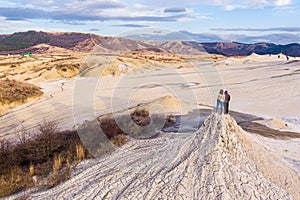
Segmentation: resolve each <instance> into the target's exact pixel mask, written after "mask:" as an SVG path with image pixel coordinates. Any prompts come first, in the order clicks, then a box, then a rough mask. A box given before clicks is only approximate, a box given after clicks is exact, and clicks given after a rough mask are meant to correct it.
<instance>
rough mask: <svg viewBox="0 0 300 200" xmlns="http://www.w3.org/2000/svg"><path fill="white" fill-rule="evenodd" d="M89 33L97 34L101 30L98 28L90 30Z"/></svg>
mask: <svg viewBox="0 0 300 200" xmlns="http://www.w3.org/2000/svg"><path fill="white" fill-rule="evenodd" d="M90 31H91V32H98V31H101V30H100V29H98V28H91V29H90Z"/></svg>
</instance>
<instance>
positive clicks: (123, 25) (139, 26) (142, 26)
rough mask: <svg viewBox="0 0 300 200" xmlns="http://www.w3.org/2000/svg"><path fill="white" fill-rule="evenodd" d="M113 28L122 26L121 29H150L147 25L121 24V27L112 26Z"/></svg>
mask: <svg viewBox="0 0 300 200" xmlns="http://www.w3.org/2000/svg"><path fill="white" fill-rule="evenodd" d="M112 26H121V27H129V28H146V27H149V26H147V25H140V24H120V25H112Z"/></svg>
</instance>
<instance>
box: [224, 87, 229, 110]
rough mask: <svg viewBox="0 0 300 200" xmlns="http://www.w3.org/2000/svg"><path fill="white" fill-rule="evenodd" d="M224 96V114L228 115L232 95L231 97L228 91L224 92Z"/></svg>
mask: <svg viewBox="0 0 300 200" xmlns="http://www.w3.org/2000/svg"><path fill="white" fill-rule="evenodd" d="M224 95H225V101H224V114H228V110H229V101H230V95H229V93H228V91H227V90H226V91H225V92H224Z"/></svg>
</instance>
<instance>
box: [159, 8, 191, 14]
mask: <svg viewBox="0 0 300 200" xmlns="http://www.w3.org/2000/svg"><path fill="white" fill-rule="evenodd" d="M164 12H165V13H179V12H186V9H185V8H183V7H174V8H166V9H165V10H164Z"/></svg>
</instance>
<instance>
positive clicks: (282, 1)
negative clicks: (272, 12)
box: [275, 0, 292, 6]
mask: <svg viewBox="0 0 300 200" xmlns="http://www.w3.org/2000/svg"><path fill="white" fill-rule="evenodd" d="M291 4H292V0H276V1H275V5H276V6H288V5H291Z"/></svg>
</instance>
